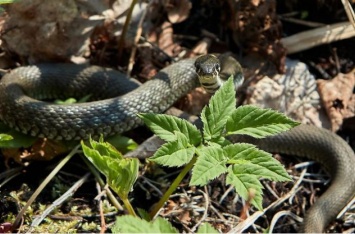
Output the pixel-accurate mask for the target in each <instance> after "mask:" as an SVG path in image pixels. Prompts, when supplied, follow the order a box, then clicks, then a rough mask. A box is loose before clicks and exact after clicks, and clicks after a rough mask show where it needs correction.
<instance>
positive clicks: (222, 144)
mask: <svg viewBox="0 0 355 234" xmlns="http://www.w3.org/2000/svg"><path fill="white" fill-rule="evenodd" d="M235 105H236V99H235V90H234V85H233V79H232V78H230V79H229V80H228V81H227V82H226V83H225V84H224V85H223V86H222V87H221V89H220V90H218V91H217V92H216V94H215V95H214V96H213V97H212V98H211V100H210V103H209V105H208V106H206V107H205V108H204V109H203V110H202V114H201V120H202V122H203V129H202V132H201V131H200V130H199V129H197V127H196V126H194V125H193V124H191V123H189V122H188V121H186V120H183V119H180V118H177V117H174V116H168V115H164V114H153V113H142V114H139V117H140V118H141V119H142V120H143V121H144V123H145V124H146V125H147V126H148V127H149V128H150V129H151V130H152V131H153V132H154V133H155V134H156V135H157V136H159V137H160V138H161V139H163V140H165V141H166V143H165V144H163V145H162V146H161V148H159V149H158V150H157V151H156V153H155V154H154V155H153V156H152V157H151V158H150V159H149V160H151V161H154V162H156V163H158V164H160V165H163V166H167V167H180V166H184V168H183V169H182V171H181V172H180V174H179V175H178V176H177V177H176V179H175V180H174V181H173V183H172V184H171V186H170V187H169V189H168V190H167V191H166V193H165V194H164V195H163V197H162V198H161V200H160V201H159V202H158V203H157V204H156V205H155V206H154V208H153V210H152V211H151V212H150V214H149V215H150V218H151V219H152V218H153V217H155V215H156V214H157V212H158V211H159V210H160V208H161V207H162V206H163V205H164V203H165V202H166V201H167V200H168V198H169V196H170V195H171V194H172V193H173V191H174V190H175V189H176V188H177V187H178V186H179V184H180V182H181V181H182V179H183V178H184V177H185V176H186V174H187V173H188V172H190V171H192V176H191V180H190V185H198V186H203V185H206V184H207V183H208V182H209V181H211V180H213V179H215V178H217V177H218V176H220V175H221V174H224V173H226V174H227V176H226V183H227V184H231V185H233V186H234V187H235V189H236V191H237V192H238V193H239V194H240V196H241V197H242V198H244V199H245V200H250V202H251V203H252V204H253V205H254V206H255V207H256V208H258V209H262V185H261V183H260V182H259V179H260V178H266V179H270V180H275V181H288V180H290V177H289V175H288V174H287V172H286V171H285V169H284V167H283V166H282V165H281V164H280V163H279V162H278V161H277V160H275V159H274V158H273V157H272V155H271V154H269V153H267V152H265V151H262V150H260V149H257V148H256V147H255V146H254V145H251V144H246V143H231V142H229V141H228V140H227V136H229V135H234V134H245V135H250V136H252V137H256V138H263V137H267V136H271V135H275V134H277V133H280V132H282V131H286V130H288V129H290V128H292V127H294V126H296V125H298V124H299V123H297V122H294V121H292V120H291V119H289V118H287V117H286V116H284V115H283V114H281V113H278V112H276V111H273V110H270V109H267V110H265V109H260V108H257V107H254V106H249V105H246V106H242V107H239V108H235ZM90 142H91V145H92V146H93V147H97V146H95V145H96V144H97V143H95V145H93V141H90ZM100 144H104V143H103V142H100ZM82 145H83V149H84V153H85V155H86V156H88V157H89V158H91V161H92V162H94V164H95V163H98V164H101V166H104V165H103V163H102V162H101V160H97V159H93V158H92V156H89V154H93V152H92V151H89V150H88V147H87V146H85V145H84V144H82ZM101 151H102V150H101ZM104 151H107V150H104ZM109 151H113V149H111V148H109ZM103 155H105V157H106V155H107V153H104V154H103ZM95 157H97V158H98V157H100V153H99V151H97V152H96V153H95ZM106 158H107V157H106ZM110 160H111V159H110ZM120 160H122V159H120ZM126 160H128V159H126ZM106 164H107V163H106ZM96 167H98V166H96ZM99 170H100V171H101V172H103V173H104V174H105V175H106V176H107V177H108V175H109V174H110V173H111V174H112V173H116V177H120V178H122V182H124V180H128V181H130V183H129V185H131V186H132V185H133V181H132V179H130V178H129V177H124V176H122V175H118V174H119V173H120V172H119V171H117V170H114V171H112V172H108V171H110V170H113V169H112V168H111V169H105V168H102V169H99ZM121 171H122V170H121ZM132 174H133V172H132ZM111 176H114V175H113V174H112V175H111ZM108 181H109V185H110V186H111V185H112V183H111V184H110V179H108ZM113 190H115V191H116V190H117V189H115V188H113ZM127 190H128V188H127ZM251 192H252V193H253V194H254V196H253V197H249V194H250V193H251ZM118 220H120V219H118ZM120 223H121V224H122V225H125V224H124V223H125V222H120ZM117 225H118V224H117ZM120 227H121V226H120ZM116 228H119V227H116ZM117 230H118V229H117ZM154 230H157V229H154Z"/></svg>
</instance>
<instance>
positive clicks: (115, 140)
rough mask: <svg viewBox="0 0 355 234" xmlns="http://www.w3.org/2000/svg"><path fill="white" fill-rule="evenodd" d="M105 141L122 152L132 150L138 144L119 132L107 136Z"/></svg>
mask: <svg viewBox="0 0 355 234" xmlns="http://www.w3.org/2000/svg"><path fill="white" fill-rule="evenodd" d="M107 142H108V143H110V144H111V145H112V146H114V147H115V148H116V149H117V150H118V151H120V152H121V153H122V154H125V153H127V152H129V151H132V150H134V149H136V148H137V147H138V144H137V143H136V142H135V141H134V140H132V139H131V138H128V137H125V136H122V135H120V134H117V135H114V136H110V137H108V138H107Z"/></svg>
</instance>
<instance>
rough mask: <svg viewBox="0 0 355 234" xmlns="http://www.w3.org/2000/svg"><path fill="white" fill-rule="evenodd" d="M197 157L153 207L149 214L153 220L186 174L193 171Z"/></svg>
mask: <svg viewBox="0 0 355 234" xmlns="http://www.w3.org/2000/svg"><path fill="white" fill-rule="evenodd" d="M196 159H197V156H196V155H195V156H194V157H193V158H192V160H191V161H190V162H189V163H188V164H187V165H186V166H185V167H184V169H182V171H181V172H180V173H179V175H178V176H177V177H176V178H175V180H174V182H173V183H172V184H171V185H170V187H169V189H168V190H166V192H165V193H164V195H163V197H162V198H160V200H159V202H158V203H156V204H155V205H154V206H153V210H152V211H151V212H150V213H149V216H150V218H151V219H153V218H154V217H155V215H156V214H157V213H158V212H159V210H160V208H162V207H163V206H164V204H165V202H166V201H167V200H168V199H169V197H170V195H171V194H172V193H173V192H174V191H175V190H176V188H177V187H178V186H179V185H180V182H181V181H182V179H184V177H185V176H186V174H187V173H188V172H189V171H190V170H191V168H192V167H193V165H194V164H195V162H196Z"/></svg>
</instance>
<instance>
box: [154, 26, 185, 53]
mask: <svg viewBox="0 0 355 234" xmlns="http://www.w3.org/2000/svg"><path fill="white" fill-rule="evenodd" d="M173 34H174V31H173V27H172V24H171V23H170V22H168V21H165V22H164V23H163V24H162V25H161V33H160V34H159V39H158V40H159V41H158V43H159V48H160V49H161V50H163V51H164V52H165V53H166V54H167V55H169V56H172V57H173V56H174V55H175V54H176V53H177V52H178V51H180V50H181V47H180V45H178V44H176V43H174V35H173Z"/></svg>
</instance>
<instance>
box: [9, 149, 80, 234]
mask: <svg viewBox="0 0 355 234" xmlns="http://www.w3.org/2000/svg"><path fill="white" fill-rule="evenodd" d="M79 147H80V145H77V146H75V147H74V149H72V150H71V151H70V153H69V154H68V155H67V156H66V157H65V158H64V159H63V160H62V161H60V163H59V164H58V165H57V166H56V167H55V168H54V170H53V171H52V172H51V173H50V174H49V175H48V176H47V177H46V178H45V179H44V181H43V182H42V183H41V184H40V186H39V187H38V188H37V189H36V191H35V192H34V193H33V194H32V196H31V197H30V199H29V200H28V201H27V203H26V205H25V206H24V207H23V208H22V209H21V211H20V213H18V215H17V216H16V219H15V221H14V223H13V225H12V228H11V232H13V231H14V229H16V228H18V226H19V224H20V221H21V220H22V217H23V215H24V214H25V212H26V210H27V208H28V207H30V205H31V204H32V203H33V202H34V200H35V199H36V198H37V196H38V195H39V194H40V193H41V192H42V190H43V189H44V187H46V185H47V184H48V183H49V182H50V181H51V180H52V179H53V177H54V176H55V175H56V174H57V173H58V172H59V170H60V169H62V167H63V166H64V165H65V164H66V163H67V162H68V161H69V160H70V159H71V158H72V157H73V156H74V154H76V153H77V151H78V149H79Z"/></svg>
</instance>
